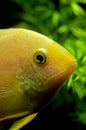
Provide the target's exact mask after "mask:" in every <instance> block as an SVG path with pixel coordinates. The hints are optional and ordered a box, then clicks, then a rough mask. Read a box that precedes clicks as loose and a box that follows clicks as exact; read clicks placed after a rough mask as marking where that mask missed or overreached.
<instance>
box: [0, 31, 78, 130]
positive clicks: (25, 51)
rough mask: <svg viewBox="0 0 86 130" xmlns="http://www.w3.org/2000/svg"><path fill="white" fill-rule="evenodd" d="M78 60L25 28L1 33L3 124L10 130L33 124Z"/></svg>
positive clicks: (0, 106) (0, 116)
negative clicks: (7, 122) (6, 123)
mask: <svg viewBox="0 0 86 130" xmlns="http://www.w3.org/2000/svg"><path fill="white" fill-rule="evenodd" d="M75 67H76V59H75V58H74V57H73V56H72V55H71V54H70V53H69V52H68V51H67V50H66V49H65V48H63V47H62V46H60V45H59V44H58V43H56V42H55V41H53V40H51V39H49V38H48V37H46V36H44V35H42V34H39V33H37V32H34V31H30V30H26V29H1V30H0V122H3V121H7V120H9V119H14V118H15V119H17V118H19V117H22V118H21V119H20V120H18V121H16V122H15V123H14V124H13V125H12V127H10V130H18V129H20V128H21V127H23V126H24V125H25V124H27V123H28V122H29V121H31V120H32V119H33V118H34V117H35V116H36V115H37V113H38V112H39V110H40V109H41V108H42V107H43V106H44V105H45V104H46V103H47V102H48V101H49V100H50V99H51V97H52V96H53V95H54V93H55V92H56V90H57V89H58V88H59V87H60V86H61V85H62V84H63V83H64V82H65V81H66V80H67V79H68V77H69V76H70V75H71V73H72V72H73V71H74V69H75Z"/></svg>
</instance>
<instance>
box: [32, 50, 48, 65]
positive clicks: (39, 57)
mask: <svg viewBox="0 0 86 130" xmlns="http://www.w3.org/2000/svg"><path fill="white" fill-rule="evenodd" d="M46 59H47V54H46V50H45V49H44V48H39V49H37V50H36V51H35V53H34V60H35V61H36V62H37V63H38V64H44V63H45V62H46Z"/></svg>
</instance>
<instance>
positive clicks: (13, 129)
mask: <svg viewBox="0 0 86 130" xmlns="http://www.w3.org/2000/svg"><path fill="white" fill-rule="evenodd" d="M37 114H38V113H33V114H31V115H28V116H26V117H24V118H22V119H20V120H18V121H15V122H14V124H13V125H12V126H11V127H10V129H9V130H19V129H20V128H22V127H23V126H24V125H26V124H28V123H29V122H30V121H31V120H33V119H34V118H35V116H36V115H37Z"/></svg>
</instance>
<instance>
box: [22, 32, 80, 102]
mask: <svg viewBox="0 0 86 130" xmlns="http://www.w3.org/2000/svg"><path fill="white" fill-rule="evenodd" d="M30 41H31V43H32V44H30V52H31V53H30V54H29V58H28V61H27V62H26V64H25V65H24V67H25V70H24V71H25V72H26V77H27V78H26V82H28V83H27V84H28V85H27V88H24V89H25V90H28V86H29V88H31V90H30V91H29V92H31V91H34V93H36V94H37V96H38V99H42V97H43V100H44V99H45V98H46V97H47V96H48V97H51V95H53V94H54V93H55V92H56V90H57V89H58V88H59V87H60V86H61V85H62V84H63V83H64V82H65V81H66V80H67V79H68V77H69V76H70V75H71V74H72V72H73V71H74V69H75V67H76V64H77V63H76V59H75V57H74V56H72V55H71V54H70V53H69V52H68V51H67V50H66V49H65V48H64V47H62V46H61V45H59V44H58V43H56V42H55V41H53V40H51V39H50V38H48V37H46V36H44V35H41V34H39V33H36V32H32V31H31V32H30ZM34 41H35V42H34ZM27 92H28V91H27ZM32 93H33V92H32ZM32 93H31V95H33V94H32ZM29 95H30V93H29ZM46 95H47V96H46ZM36 99H37V97H36Z"/></svg>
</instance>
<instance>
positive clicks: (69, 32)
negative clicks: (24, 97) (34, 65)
mask: <svg viewBox="0 0 86 130" xmlns="http://www.w3.org/2000/svg"><path fill="white" fill-rule="evenodd" d="M0 13H1V14H3V15H1V16H0V28H26V29H29V30H34V31H37V32H39V33H42V34H44V35H46V36H48V37H49V38H51V39H53V40H55V41H56V42H58V43H59V44H61V45H62V46H64V47H65V48H66V49H68V51H70V52H71V53H72V54H73V55H74V56H75V57H76V59H77V68H76V70H75V71H74V72H73V74H72V75H71V76H70V78H69V79H68V80H67V82H66V83H65V84H64V85H63V86H62V87H61V88H60V90H59V91H57V93H56V95H55V96H54V97H53V99H52V100H51V102H50V103H49V104H48V105H47V106H46V107H45V108H44V109H43V110H42V111H40V113H39V114H38V116H37V117H36V118H35V119H34V120H33V121H32V122H30V123H29V124H28V125H26V126H25V127H24V128H25V129H26V128H28V129H46V128H48V129H49V128H53V129H57V128H58V129H61V128H63V127H64V129H66V130H68V129H70V130H72V129H74V130H84V129H86V0H57V1H55V0H47V1H46V0H43V1H42V0H7V1H6V0H3V1H0ZM6 127H7V126H6ZM24 128H22V129H24Z"/></svg>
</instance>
